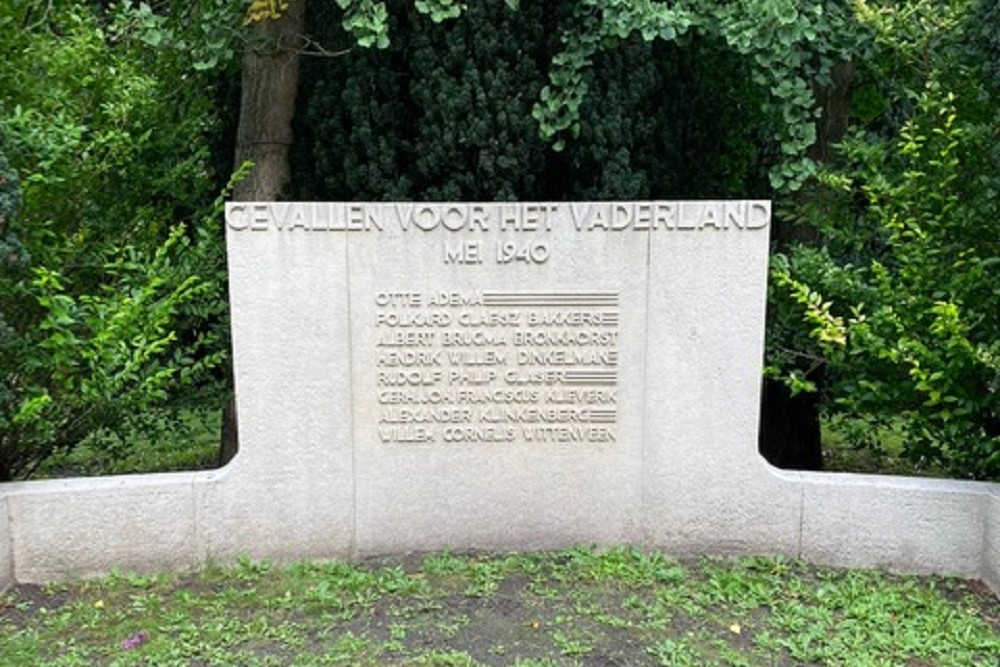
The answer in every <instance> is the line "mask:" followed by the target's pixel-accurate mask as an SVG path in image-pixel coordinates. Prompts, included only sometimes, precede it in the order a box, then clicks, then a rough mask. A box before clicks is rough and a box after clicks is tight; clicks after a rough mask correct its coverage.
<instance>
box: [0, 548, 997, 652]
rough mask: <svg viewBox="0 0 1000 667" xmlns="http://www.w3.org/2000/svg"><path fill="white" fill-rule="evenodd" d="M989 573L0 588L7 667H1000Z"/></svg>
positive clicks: (701, 571)
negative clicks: (986, 583) (976, 577)
mask: <svg viewBox="0 0 1000 667" xmlns="http://www.w3.org/2000/svg"><path fill="white" fill-rule="evenodd" d="M998 655H1000V601H998V599H997V598H996V597H995V596H994V595H993V594H992V593H990V592H989V591H988V590H986V589H985V587H983V585H982V584H979V583H977V582H966V581H963V580H959V579H949V578H938V577H930V578H918V577H912V576H895V575H889V574H885V573H883V572H878V571H868V570H833V569H826V568H820V567H815V566H812V565H809V564H806V563H803V562H799V561H794V560H788V559H783V558H743V559H739V560H733V561H722V560H715V559H705V560H701V561H692V562H684V563H682V562H679V561H676V560H673V559H671V558H669V557H667V556H665V555H663V554H661V553H657V552H642V551H639V550H636V549H631V548H615V549H611V550H607V551H595V550H591V549H582V548H581V549H573V550H570V551H563V552H558V553H550V554H511V555H485V554H481V555H468V556H458V555H454V554H448V553H437V554H430V555H427V556H423V557H417V556H410V557H406V558H400V559H395V560H382V561H378V562H369V563H367V564H364V565H349V564H345V563H339V562H330V563H301V564H297V565H293V566H291V567H286V568H277V567H272V566H270V565H268V564H267V563H258V562H251V561H249V560H246V559H244V560H241V562H240V563H239V565H238V566H237V567H235V568H232V569H213V570H210V571H207V572H204V573H202V574H199V575H194V576H179V575H157V576H138V575H127V574H117V575H114V576H111V577H109V578H106V579H102V580H99V581H91V582H81V583H73V584H64V585H63V584H61V585H53V586H46V587H33V586H21V587H18V588H15V589H14V590H13V591H11V592H9V593H8V594H7V595H6V596H3V597H0V664H2V665H4V666H5V667H18V666H21V665H24V666H28V665H30V666H32V667H35V666H37V665H52V666H71V665H114V666H122V667H125V666H130V665H156V666H158V667H159V666H170V665H205V666H208V665H218V666H222V665H239V666H241V667H253V666H265V665H274V666H278V665H281V666H285V665H291V666H298V667H308V666H310V665H359V666H362V667H363V666H374V665H414V666H419V665H426V666H431V667H433V666H438V667H446V666H462V667H466V666H469V667H471V666H478V665H513V666H516V667H559V666H576V665H581V666H586V665H671V666H678V667H683V666H684V665H697V666H699V667H700V666H704V665H719V666H721V665H729V666H733V667H740V666H755V665H769V666H771V665H852V666H855V665H861V666H863V665H886V666H889V665H905V666H909V667H921V666H928V667H929V666H931V665H935V666H948V665H954V666H962V667H966V666H970V665H983V666H984V667H996V665H997V656H998Z"/></svg>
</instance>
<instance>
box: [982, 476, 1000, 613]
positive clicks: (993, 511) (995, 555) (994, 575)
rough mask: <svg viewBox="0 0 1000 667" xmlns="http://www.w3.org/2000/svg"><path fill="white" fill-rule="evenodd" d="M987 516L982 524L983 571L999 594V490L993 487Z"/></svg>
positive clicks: (991, 586) (987, 502) (988, 581)
mask: <svg viewBox="0 0 1000 667" xmlns="http://www.w3.org/2000/svg"><path fill="white" fill-rule="evenodd" d="M986 506H987V507H988V508H989V518H988V519H987V520H986V522H985V523H984V524H983V565H982V567H983V572H982V576H983V577H984V578H985V579H986V583H987V584H989V586H990V588H992V589H993V590H994V591H996V593H997V595H1000V490H997V489H996V488H994V489H993V490H992V491H991V493H990V497H989V499H988V500H987V501H986Z"/></svg>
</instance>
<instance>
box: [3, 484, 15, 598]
mask: <svg viewBox="0 0 1000 667" xmlns="http://www.w3.org/2000/svg"><path fill="white" fill-rule="evenodd" d="M8 516H9V512H8V510H7V497H6V495H4V494H3V493H2V491H0V592H2V591H5V590H6V589H7V588H9V587H10V586H12V585H13V584H14V561H13V558H12V554H11V543H10V523H9V521H8Z"/></svg>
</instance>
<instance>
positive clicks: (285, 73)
mask: <svg viewBox="0 0 1000 667" xmlns="http://www.w3.org/2000/svg"><path fill="white" fill-rule="evenodd" d="M305 5H306V2H305V0H292V2H291V3H290V4H289V6H288V8H287V9H286V10H285V11H284V13H283V14H282V15H281V18H278V19H273V20H272V19H267V20H264V21H261V22H259V23H255V24H253V26H252V27H251V28H250V43H249V45H248V46H247V48H246V51H245V52H244V54H243V83H242V94H241V97H240V122H239V127H238V129H237V131H236V160H235V164H236V168H239V167H240V165H242V164H243V163H244V162H246V161H248V160H249V161H250V162H253V168H252V169H251V171H250V174H249V175H248V176H247V177H246V178H245V179H243V180H242V181H241V182H240V183H238V184H237V185H236V187H235V189H234V191H233V200H235V201H274V200H277V199H279V198H280V197H281V195H282V193H283V191H284V189H285V187H286V186H287V185H288V181H289V180H290V179H291V164H290V163H289V159H288V154H289V149H290V148H291V145H292V118H293V117H294V116H295V95H296V92H297V91H298V86H299V53H300V51H301V47H302V42H303V39H302V34H303V29H304V26H305V9H306V8H305ZM238 448H239V440H238V435H237V421H236V404H235V397H234V398H230V400H229V402H228V404H227V405H226V407H225V409H224V410H223V419H222V442H221V446H220V451H219V464H220V465H225V464H226V463H228V462H229V461H230V460H232V458H233V457H234V456H235V455H236V452H237V450H238Z"/></svg>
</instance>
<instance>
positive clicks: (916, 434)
mask: <svg viewBox="0 0 1000 667" xmlns="http://www.w3.org/2000/svg"><path fill="white" fill-rule="evenodd" d="M860 7H861V8H862V9H863V10H865V11H867V9H866V6H865V5H860ZM968 8H969V6H968V5H967V4H966V5H962V4H960V3H959V4H956V5H953V6H952V9H951V12H950V13H948V12H946V13H942V12H940V11H939V9H940V8H939V6H938V5H937V4H936V3H930V2H925V3H915V4H914V5H912V6H910V7H909V8H908V11H906V12H902V11H900V12H894V11H892V10H889V9H886V8H884V7H883V8H882V10H880V11H877V12H873V13H872V14H871V15H870V16H867V15H863V16H866V17H867V19H868V20H869V21H870V22H871V24H872V25H873V29H874V30H875V32H876V34H877V35H878V36H879V43H880V44H881V45H882V46H883V47H884V48H885V49H887V51H883V52H881V57H880V58H879V59H876V60H875V61H874V66H875V67H876V68H878V70H879V71H882V72H886V71H892V72H895V73H896V76H897V77H904V76H905V78H904V79H900V78H895V79H893V80H892V81H891V82H888V83H887V84H886V85H885V86H884V88H883V89H884V90H885V91H886V95H887V98H888V99H889V100H891V102H890V104H889V105H887V106H886V109H887V110H886V112H885V113H886V115H891V114H899V113H900V110H907V111H906V113H907V117H906V118H905V120H903V122H902V124H901V125H900V126H899V127H898V130H896V129H895V128H894V125H895V124H894V123H893V124H884V125H882V127H887V128H888V129H889V133H888V136H886V137H885V138H883V137H880V136H879V135H877V134H874V133H871V132H862V131H860V130H859V131H857V132H855V133H854V134H852V135H850V136H849V138H848V139H847V140H846V141H845V142H844V143H843V144H842V146H841V147H840V151H841V154H842V159H843V165H842V166H841V167H840V168H837V169H833V170H830V171H828V172H827V173H825V174H823V177H822V182H823V184H824V188H823V189H821V190H817V191H816V192H815V193H811V196H810V197H809V198H807V199H804V200H803V201H802V202H801V203H800V204H799V206H798V208H797V210H796V211H795V212H794V213H792V215H795V216H798V217H799V218H800V219H801V220H802V221H805V222H807V223H808V224H809V225H811V226H812V227H813V228H815V229H817V230H819V231H820V232H821V233H822V235H823V239H824V245H825V247H823V248H817V247H814V246H809V245H795V246H792V247H790V248H789V249H788V251H787V253H786V254H779V255H777V256H776V257H775V258H774V262H773V264H772V279H773V281H774V285H775V287H776V289H775V291H774V293H773V296H774V297H775V305H776V309H777V314H778V315H779V318H778V319H779V320H782V321H785V322H787V320H786V319H785V318H788V317H792V318H794V317H800V318H801V322H802V323H803V324H804V325H805V331H808V335H809V337H810V339H811V340H808V341H806V340H804V338H803V336H802V332H800V333H799V334H798V337H790V338H786V339H785V340H784V342H783V347H782V346H780V345H777V344H776V342H777V341H776V340H774V339H772V340H771V341H770V342H771V343H772V345H771V361H772V363H773V364H774V365H775V366H782V367H783V368H784V371H785V373H786V377H787V378H788V379H789V382H790V383H791V384H792V386H793V387H795V388H800V389H813V388H814V387H811V386H809V385H808V384H803V383H802V382H801V379H802V372H801V369H802V367H803V364H801V363H799V364H798V365H797V367H798V369H799V373H798V377H796V376H795V373H794V372H792V373H790V372H789V369H790V368H795V367H796V364H795V358H796V356H797V357H798V361H800V362H801V361H803V360H807V361H809V363H810V364H813V363H815V362H817V361H818V362H819V363H821V364H824V365H826V367H827V370H828V373H829V376H830V377H831V379H832V382H831V384H830V386H829V387H827V388H826V389H827V391H828V392H829V394H830V398H831V399H833V403H832V404H831V408H832V409H833V410H834V411H835V412H836V413H837V414H839V415H841V416H842V418H843V419H845V420H846V421H848V422H854V427H853V428H854V430H855V432H858V431H861V430H862V425H864V426H863V428H865V429H867V430H868V431H869V432H870V433H874V432H877V430H878V429H879V427H884V426H893V427H896V428H898V429H901V431H902V434H903V443H902V453H903V455H904V456H906V457H907V458H909V459H910V460H911V461H914V462H916V463H918V464H925V465H930V466H941V467H943V468H946V469H947V470H949V471H950V472H951V473H952V474H954V475H957V476H961V477H974V478H979V479H998V478H1000V320H998V319H997V317H996V314H997V313H998V312H1000V290H998V289H997V287H996V286H997V284H998V276H997V269H998V267H1000V255H998V248H1000V245H998V236H997V233H996V219H997V215H998V213H1000V211H998V210H997V199H996V193H997V192H998V191H1000V159H998V158H1000V154H998V153H997V152H996V151H995V150H993V140H992V139H991V136H990V135H991V131H990V129H989V128H990V127H991V126H992V124H993V123H995V118H996V116H995V114H996V111H995V109H992V108H990V105H989V104H984V100H988V99H989V96H988V95H986V94H985V93H984V90H983V88H982V87H981V80H980V79H977V78H975V77H971V78H970V73H973V72H975V70H976V68H975V67H974V66H973V62H974V60H975V58H976V57H977V52H976V51H974V50H971V51H970V50H968V48H967V45H966V43H965V42H964V41H963V40H961V39H959V38H958V37H956V36H955V35H954V34H949V33H948V32H947V31H952V32H953V33H954V32H955V31H959V30H960V29H961V27H962V26H963V25H964V19H965V18H966V16H967V14H966V13H965V12H966V11H967V10H968ZM927 17H932V18H927ZM941 30H945V31H946V32H944V33H942V32H940V31H941ZM928 40H933V43H934V44H935V45H936V46H938V47H940V49H942V50H941V51H937V52H936V55H935V59H932V60H929V61H928V60H927V59H926V54H927V51H925V47H927V45H928V44H930V43H931V42H929V41H928ZM918 83H920V84H922V88H921V89H916V88H914V85H916V84H918ZM793 312H794V313H797V315H792V313H793ZM784 326H786V327H787V328H788V329H794V328H795V325H794V324H785V325H784Z"/></svg>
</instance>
